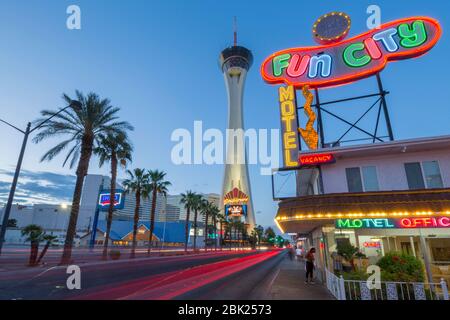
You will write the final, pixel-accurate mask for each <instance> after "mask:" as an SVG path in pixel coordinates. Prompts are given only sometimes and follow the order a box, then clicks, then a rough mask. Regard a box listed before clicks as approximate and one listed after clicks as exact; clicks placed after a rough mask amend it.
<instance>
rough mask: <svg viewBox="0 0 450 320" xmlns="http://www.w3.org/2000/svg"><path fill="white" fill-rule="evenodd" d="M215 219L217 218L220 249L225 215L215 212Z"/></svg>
mask: <svg viewBox="0 0 450 320" xmlns="http://www.w3.org/2000/svg"><path fill="white" fill-rule="evenodd" d="M217 220H219V245H220V250H222V243H223V239H224V229H223V227H224V225H225V223H226V220H225V216H224V215H223V214H221V213H219V214H217Z"/></svg>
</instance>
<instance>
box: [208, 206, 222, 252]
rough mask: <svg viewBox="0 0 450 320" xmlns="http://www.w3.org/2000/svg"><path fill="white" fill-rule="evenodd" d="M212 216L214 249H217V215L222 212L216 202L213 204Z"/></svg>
mask: <svg viewBox="0 0 450 320" xmlns="http://www.w3.org/2000/svg"><path fill="white" fill-rule="evenodd" d="M209 214H210V216H211V218H212V222H213V226H214V251H217V217H218V215H219V214H220V209H219V208H218V207H217V206H216V205H215V204H214V203H212V204H211V211H210V213H209Z"/></svg>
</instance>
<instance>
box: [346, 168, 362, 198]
mask: <svg viewBox="0 0 450 320" xmlns="http://www.w3.org/2000/svg"><path fill="white" fill-rule="evenodd" d="M345 175H346V176H347V186H348V192H362V191H363V187H362V180H361V171H360V170H359V168H358V167H357V168H346V169H345Z"/></svg>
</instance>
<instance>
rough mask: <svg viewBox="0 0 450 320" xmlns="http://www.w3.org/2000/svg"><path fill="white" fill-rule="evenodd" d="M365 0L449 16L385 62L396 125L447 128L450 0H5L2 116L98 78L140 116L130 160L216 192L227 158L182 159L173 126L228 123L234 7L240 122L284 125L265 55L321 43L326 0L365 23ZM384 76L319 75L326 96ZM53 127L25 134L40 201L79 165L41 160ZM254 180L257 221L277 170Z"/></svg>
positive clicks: (408, 134)
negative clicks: (401, 57) (224, 61)
mask: <svg viewBox="0 0 450 320" xmlns="http://www.w3.org/2000/svg"><path fill="white" fill-rule="evenodd" d="M319 3H320V4H319ZM71 4H76V5H78V6H80V8H81V27H82V28H81V30H68V29H67V28H66V19H67V17H68V15H67V14H66V8H67V7H68V6H69V5H71ZM370 4H377V5H379V6H380V7H381V10H382V11H381V14H382V17H381V19H382V22H383V23H384V22H388V21H391V20H394V19H398V18H404V17H410V16H421V15H423V16H430V17H434V18H436V19H437V20H438V21H439V22H440V23H441V26H442V28H443V35H442V38H441V40H440V41H439V42H438V44H437V45H436V46H435V47H434V48H433V49H432V50H431V51H430V52H429V53H428V54H426V55H424V56H422V57H420V58H417V59H410V60H405V61H400V62H396V63H390V64H389V65H388V66H387V67H386V69H385V70H384V71H383V72H382V74H381V77H382V79H383V83H384V86H385V89H386V90H388V91H390V94H389V95H388V96H387V104H388V108H389V111H390V115H391V120H392V126H393V131H394V136H395V138H396V139H408V138H415V137H424V136H437V135H447V134H450V125H449V119H450V103H449V101H450V86H449V80H448V76H449V72H450V41H449V38H448V36H447V32H448V30H449V28H450V17H449V15H448V13H449V12H450V3H449V2H448V1H419V0H415V1H413V0H410V1H392V0H390V1H379V0H376V1H363V0H358V1H353V0H352V1H350V0H347V1H335V0H329V1H314V2H313V1H302V0H292V1H290V0H289V1H288V0H286V1H282V2H280V1H262V0H260V1H256V0H248V1H242V0H241V1H231V0H228V1H206V0H203V1H196V0H189V1H187V0H186V1H181V0H179V1H174V0H172V1H170V0H169V1H156V0H132V1H117V0H116V1H107V0H86V1H75V0H72V1H63V0H58V1H55V0H47V1H43V0H41V1H14V2H13V1H8V2H7V3H6V1H0V39H1V40H2V46H1V50H0V65H1V68H0V70H1V72H0V118H2V119H4V120H7V121H9V122H11V123H13V124H15V125H17V126H19V127H21V128H25V126H26V123H27V122H28V121H32V120H34V119H36V118H37V117H38V116H39V111H40V110H42V109H55V110H56V109H58V108H60V107H63V106H64V104H63V101H62V99H61V95H62V93H63V92H64V93H67V94H69V95H70V96H73V94H74V91H75V89H79V90H81V91H83V92H85V93H88V92H89V91H93V92H96V93H98V94H99V95H100V96H101V97H108V98H109V99H110V100H111V102H112V104H113V105H114V106H118V107H120V108H121V112H120V115H121V117H122V119H123V120H126V121H129V122H130V123H131V124H132V125H133V126H134V127H135V131H134V132H133V133H131V135H130V137H131V139H132V142H133V144H134V148H135V152H134V155H133V158H134V161H133V163H132V165H131V166H130V168H134V167H144V168H148V169H160V170H164V171H166V172H167V178H168V179H169V180H170V181H171V182H172V185H173V186H172V187H171V188H170V190H169V191H170V193H171V194H176V193H180V192H184V191H185V190H187V189H192V190H195V191H198V192H203V193H210V192H214V193H219V194H220V192H221V184H222V178H223V166H222V165H212V166H211V165H181V166H177V165H175V164H173V163H172V161H171V158H170V154H171V149H172V147H173V146H174V144H175V143H174V142H172V141H171V140H170V136H171V133H172V132H173V131H174V130H175V129H177V128H186V129H188V130H190V131H192V130H193V125H194V121H195V120H202V121H203V127H204V129H207V128H218V129H220V130H224V129H225V128H226V125H227V96H226V89H225V84H224V80H223V76H222V74H221V71H220V69H219V66H218V57H219V53H220V52H221V50H223V49H224V48H225V47H227V46H230V45H231V44H232V40H233V16H237V20H238V42H239V44H240V45H243V46H245V47H247V48H249V49H250V50H251V51H252V52H253V55H254V63H253V66H252V68H251V69H250V71H249V75H248V78H247V84H246V90H245V96H244V109H245V110H244V120H245V126H246V128H255V129H259V128H264V129H271V128H279V127H280V119H279V111H278V104H277V89H276V86H271V85H268V84H266V83H264V81H263V80H262V78H261V75H260V73H259V67H260V65H261V63H262V61H263V60H264V59H265V58H266V57H267V56H268V55H270V54H272V53H274V52H275V51H278V50H282V49H286V48H291V47H300V46H312V45H315V43H314V40H313V39H312V34H311V28H312V25H313V23H314V21H315V20H316V19H317V18H318V17H319V16H321V15H322V14H324V13H327V12H330V11H335V10H336V11H344V12H346V13H347V14H349V15H350V17H351V19H352V27H351V30H350V34H349V36H350V37H351V36H355V35H357V34H360V33H362V32H364V31H366V30H367V26H366V19H367V17H368V14H367V13H366V9H367V7H368V5H370ZM376 90H377V87H376V82H375V80H374V79H373V78H372V79H367V80H364V81H361V82H360V83H357V84H352V85H348V86H342V87H338V88H334V89H324V90H322V91H321V97H323V98H322V99H323V100H322V101H328V100H331V99H337V98H344V97H348V96H350V95H354V94H365V93H373V92H376ZM369 105H370V104H369ZM367 106H368V105H367V103H366V104H363V105H362V106H358V105H356V104H354V103H353V104H349V105H347V106H345V105H340V108H341V109H333V111H334V112H336V113H339V114H340V115H343V116H346V117H348V118H349V119H353V120H356V119H357V118H358V117H359V116H360V115H361V114H362V113H363V112H364V110H365V109H364V108H365V107H367ZM324 121H325V130H326V134H327V136H329V137H330V139H331V137H333V136H336V135H337V136H339V135H340V132H342V128H340V127H336V126H334V125H331V122H329V123H328V122H326V119H324ZM366 124H367V125H368V126H369V128H372V127H371V123H366ZM362 125H363V124H362ZM372 129H373V128H372ZM0 137H1V138H0V150H1V152H0V155H1V157H0V169H1V170H0V201H4V199H5V197H6V196H7V192H8V190H9V182H10V181H11V179H12V176H11V174H10V172H11V171H13V170H14V166H15V163H16V160H17V156H18V154H19V150H20V145H21V141H22V135H21V134H20V133H18V132H16V131H15V130H13V129H11V128H9V127H7V126H5V125H4V124H1V123H0ZM57 141H60V140H58V139H54V140H49V141H46V142H45V143H41V144H39V145H36V144H34V143H30V144H29V145H28V148H27V151H26V155H25V159H24V164H23V169H24V171H23V174H22V176H21V179H20V182H21V183H20V186H19V187H20V190H19V192H18V199H17V200H16V201H15V202H17V201H25V200H26V199H27V196H29V197H30V198H29V201H31V202H38V201H39V199H42V200H44V201H46V202H58V201H63V202H70V200H71V199H70V198H71V193H72V189H73V179H72V178H71V177H70V176H69V177H68V175H73V173H74V170H71V169H69V168H63V167H62V161H63V155H61V156H60V157H58V158H56V159H54V160H53V161H52V162H50V163H40V162H39V159H40V157H41V156H42V155H43V153H44V152H45V151H46V150H48V149H49V148H50V147H51V146H53V145H54V144H55V143H56V142H57ZM89 172H90V173H101V174H108V172H109V168H108V167H107V166H105V167H104V168H101V169H99V168H98V159H96V158H94V159H93V160H92V162H91V167H90V170H89ZM123 177H124V172H123V170H122V171H120V173H119V178H123ZM250 182H251V186H252V193H253V203H254V207H255V212H256V213H257V214H256V219H257V223H259V224H263V225H272V224H273V218H274V216H275V213H276V209H277V204H276V203H275V202H274V201H272V195H271V180H270V176H261V175H260V170H259V166H258V165H251V166H250ZM36 195H39V197H36ZM258 212H260V213H258Z"/></svg>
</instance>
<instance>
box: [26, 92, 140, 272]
mask: <svg viewBox="0 0 450 320" xmlns="http://www.w3.org/2000/svg"><path fill="white" fill-rule="evenodd" d="M75 95H76V97H77V99H76V100H78V101H79V102H80V103H81V108H80V109H77V110H75V109H66V110H65V111H63V112H61V113H59V114H56V112H55V111H53V110H43V111H41V115H42V117H44V118H46V117H48V116H53V115H54V116H53V118H52V119H50V120H49V121H47V122H45V123H44V124H43V125H42V126H41V127H40V128H39V133H38V134H37V135H36V136H35V138H34V139H33V141H34V142H35V143H38V142H41V141H42V140H45V139H47V138H52V137H57V136H60V135H66V136H67V137H68V138H67V139H66V140H64V141H62V142H60V143H58V144H57V145H56V146H54V147H53V148H51V149H50V150H48V151H47V152H46V153H45V154H44V155H43V156H42V158H41V161H51V160H52V159H53V158H55V157H56V156H57V155H58V154H60V153H61V152H62V151H63V150H64V149H66V148H67V147H69V152H68V153H67V155H66V157H65V159H64V162H63V166H64V165H65V164H66V163H67V162H68V161H69V159H70V162H69V166H70V168H73V166H74V165H75V164H76V163H77V161H78V164H77V169H76V176H77V178H76V182H75V189H74V192H73V197H72V207H71V212H70V220H69V225H68V227H67V232H66V240H65V243H64V251H63V255H62V257H61V264H68V263H69V262H70V260H71V256H72V246H73V239H74V237H75V232H76V226H77V220H78V212H79V210H80V199H81V191H82V189H83V182H84V177H85V176H86V175H87V173H88V169H89V160H90V159H91V156H92V152H93V148H94V145H95V143H98V139H99V136H100V135H101V134H108V133H119V132H123V131H125V130H133V127H132V126H131V125H130V124H129V123H128V122H125V121H118V115H117V113H118V112H119V110H120V109H119V108H117V107H113V106H111V103H110V101H109V100H108V99H100V97H99V96H98V95H97V94H95V93H88V94H87V95H86V96H85V95H84V94H83V93H81V92H80V91H78V90H77V91H75ZM63 99H64V100H65V102H66V103H71V102H72V101H73V100H72V99H71V98H70V97H69V96H68V95H67V94H63ZM55 114H56V115H55ZM42 121H43V119H38V120H36V123H41V122H42Z"/></svg>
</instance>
